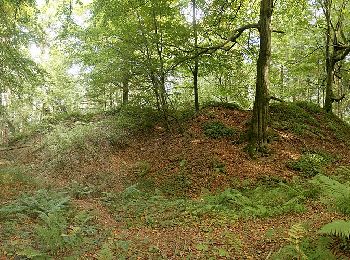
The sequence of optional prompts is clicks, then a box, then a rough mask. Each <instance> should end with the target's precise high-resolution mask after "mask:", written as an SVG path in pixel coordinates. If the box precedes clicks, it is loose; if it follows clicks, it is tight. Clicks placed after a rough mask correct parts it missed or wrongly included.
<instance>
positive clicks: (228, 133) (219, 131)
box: [203, 121, 237, 139]
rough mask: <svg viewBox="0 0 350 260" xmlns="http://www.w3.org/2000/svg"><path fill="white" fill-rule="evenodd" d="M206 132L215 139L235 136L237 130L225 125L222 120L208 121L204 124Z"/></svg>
mask: <svg viewBox="0 0 350 260" xmlns="http://www.w3.org/2000/svg"><path fill="white" fill-rule="evenodd" d="M203 130H204V134H205V135H206V136H208V137H210V138H213V139H219V138H224V137H233V136H234V135H235V134H236V133H237V131H236V130H235V129H232V128H229V127H227V126H225V125H224V124H223V123H221V122H217V121H215V122H207V123H205V124H204V125H203Z"/></svg>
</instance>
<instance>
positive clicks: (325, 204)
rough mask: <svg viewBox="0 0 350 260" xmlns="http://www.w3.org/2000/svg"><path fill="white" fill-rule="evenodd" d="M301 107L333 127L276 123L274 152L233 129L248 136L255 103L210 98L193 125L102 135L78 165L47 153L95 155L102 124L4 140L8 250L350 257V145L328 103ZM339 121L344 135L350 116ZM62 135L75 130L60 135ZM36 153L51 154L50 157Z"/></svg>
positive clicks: (1, 249) (2, 230)
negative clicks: (307, 128)
mask: <svg viewBox="0 0 350 260" xmlns="http://www.w3.org/2000/svg"><path fill="white" fill-rule="evenodd" d="M281 106H286V105H285V104H283V105H281ZM287 106H288V109H291V108H290V107H289V106H292V105H287ZM282 108H283V107H282ZM293 109H296V110H298V111H299V110H300V109H302V110H304V113H315V114H314V115H313V118H314V119H315V120H318V122H320V123H315V122H314V120H313V119H310V120H309V119H308V120H306V121H305V122H306V123H305V124H312V126H314V127H317V128H319V131H320V132H323V133H324V134H323V135H324V137H325V138H319V137H317V138H316V137H315V135H313V134H305V133H298V132H295V131H294V130H293V129H282V128H280V127H276V128H272V129H271V130H272V131H274V132H273V135H274V136H275V138H273V139H271V140H272V141H271V143H270V146H271V148H272V151H273V152H272V153H271V154H270V155H269V156H268V157H262V158H257V159H255V160H252V159H250V158H248V156H247V155H246V154H245V152H244V138H241V137H239V138H240V140H241V141H240V142H237V140H236V139H234V140H233V139H232V136H231V135H226V133H227V132H230V131H228V130H227V129H234V133H235V134H234V135H235V136H236V135H240V136H243V134H242V133H244V130H245V129H246V122H247V120H248V119H249V113H248V112H246V111H242V110H238V109H237V108H235V107H228V108H222V107H220V106H209V107H207V108H205V110H203V111H202V112H201V113H200V114H199V115H197V116H196V117H194V118H193V119H192V120H191V121H189V122H188V123H187V125H186V127H183V128H184V129H186V130H185V132H184V134H183V135H179V134H177V133H174V134H172V135H169V134H167V133H166V132H165V131H164V130H163V129H161V128H160V127H159V126H158V125H157V124H155V125H154V126H153V127H154V131H153V133H152V134H149V133H148V134H147V135H146V134H145V133H144V134H143V136H140V135H137V134H136V135H134V137H133V138H134V140H128V144H127V145H126V146H123V148H121V147H120V146H117V147H114V148H113V146H112V145H111V146H106V145H105V144H104V143H103V142H101V145H100V146H99V147H95V148H94V151H98V152H97V153H98V156H97V157H94V156H92V159H91V158H89V160H81V159H79V160H76V162H75V164H74V167H69V168H65V166H64V165H62V164H60V167H52V166H53V165H54V166H55V165H57V164H56V162H55V161H53V160H51V159H47V158H52V156H53V157H55V154H57V155H61V156H62V157H56V158H64V157H65V156H66V157H67V156H68V157H69V155H70V154H74V156H78V157H75V158H87V157H85V155H84V151H85V152H87V151H90V149H82V147H83V148H84V146H88V147H93V146H98V144H99V140H101V139H94V138H95V137H96V136H98V131H99V130H98V129H101V127H100V128H99V127H97V128H96V127H95V126H94V125H91V124H88V125H86V126H85V125H81V124H80V125H79V126H77V125H76V124H75V123H74V124H72V125H71V126H70V127H68V126H67V128H64V129H63V128H62V127H60V128H58V130H56V131H53V132H50V134H49V135H48V136H47V138H43V140H44V143H46V144H48V143H49V144H50V143H51V144H52V145H53V146H47V147H46V146H40V147H41V148H40V149H39V150H35V151H36V152H33V150H32V149H31V148H30V147H29V148H24V149H21V150H20V151H17V150H11V151H5V150H4V151H1V152H0V153H1V158H2V163H1V166H0V185H1V190H0V193H1V197H0V198H1V200H0V203H1V204H0V234H1V242H0V255H1V256H2V258H4V259H8V258H10V259H11V258H15V257H17V258H18V257H22V258H29V259H81V258H83V259H138V258H142V259H186V258H187V259H233V258H235V259H294V258H299V259H303V258H305V259H306V257H307V259H342V258H344V259H347V257H349V241H348V240H349V239H348V237H349V236H348V234H349V230H348V226H349V224H348V223H349V217H348V216H349V214H350V213H349V212H350V209H349V205H350V195H349V194H350V193H349V192H350V177H349V176H350V167H349V165H348V161H347V160H348V159H347V158H349V157H347V156H348V155H349V154H350V151H349V149H348V147H347V146H346V145H344V142H343V139H341V138H340V137H339V138H338V137H337V136H338V135H337V134H335V132H333V130H331V129H330V128H329V127H328V126H327V124H324V121H322V120H323V119H322V118H323V116H324V114H323V112H320V111H319V110H317V109H316V108H314V107H309V106H307V105H305V104H301V105H300V104H298V108H293ZM310 111H311V112H310ZM298 113H299V112H298ZM309 115H312V114H309ZM281 116H282V115H281ZM301 118H302V119H301V120H305V118H308V117H306V116H303V117H301ZM281 120H282V119H281ZM283 120H287V119H286V118H283ZM292 120H299V119H295V118H293V119H292ZM207 122H215V124H210V123H209V124H208V123H207ZM217 122H221V123H220V124H218V123H217ZM303 122H304V121H303ZM275 123H276V122H275ZM277 123H278V122H277ZM277 123H276V124H277ZM336 124H340V122H338V121H337V122H336ZM147 125H148V126H147V127H149V124H147ZM208 126H209V128H207V127H208ZM71 127H73V128H71ZM75 127H76V128H75ZM336 127H337V129H339V133H342V135H339V136H341V137H342V138H343V137H344V136H345V135H346V134H347V133H345V132H344V131H343V130H342V129H343V128H344V129H347V126H346V125H345V124H344V125H339V126H336ZM82 128H83V129H85V130H86V129H90V128H93V129H94V130H93V131H85V130H82ZM71 129H72V130H71ZM206 129H210V131H209V132H210V134H209V135H208V133H206V132H205V131H206ZM222 130H223V131H222ZM213 131H214V132H213ZM212 133H215V135H214V136H211V134H212ZM217 133H219V134H220V138H217V136H216V134H217ZM222 133H224V134H223V135H221V134H222ZM90 134H91V135H90ZM56 135H59V136H60V138H61V139H65V140H62V142H59V143H57V142H58V141H59V139H57V138H53V137H54V136H56ZM67 136H68V137H67ZM105 136H107V137H108V136H109V135H108V133H107V134H106V135H105ZM66 137H67V138H66ZM146 137H147V138H146ZM50 138H51V139H50ZM104 138H105V137H103V136H102V139H104ZM52 139H53V141H52ZM84 140H87V142H84ZM96 140H97V141H96ZM104 140H105V139H104ZM335 146H336V147H335ZM55 147H56V148H57V149H56V148H55ZM53 148H55V149H53ZM45 149H48V150H45ZM95 149H96V150H95ZM35 153H39V155H40V154H44V155H48V154H49V155H50V156H48V157H45V156H43V157H42V158H39V159H40V160H38V155H35ZM24 155H31V156H32V157H30V156H24ZM90 155H91V154H89V156H90ZM24 157H25V160H23V159H24ZM28 157H29V158H28ZM45 160H47V162H46V161H45ZM29 162H30V163H29ZM45 165H49V167H46V168H45V167H43V166H45ZM70 166H72V165H70Z"/></svg>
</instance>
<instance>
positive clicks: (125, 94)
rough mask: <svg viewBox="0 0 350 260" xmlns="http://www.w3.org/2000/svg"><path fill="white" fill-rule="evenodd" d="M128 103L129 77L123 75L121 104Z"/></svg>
mask: <svg viewBox="0 0 350 260" xmlns="http://www.w3.org/2000/svg"><path fill="white" fill-rule="evenodd" d="M128 103H129V78H128V77H124V79H123V100H122V105H123V106H125V105H127V104H128Z"/></svg>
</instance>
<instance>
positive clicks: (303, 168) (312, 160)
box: [288, 152, 330, 177]
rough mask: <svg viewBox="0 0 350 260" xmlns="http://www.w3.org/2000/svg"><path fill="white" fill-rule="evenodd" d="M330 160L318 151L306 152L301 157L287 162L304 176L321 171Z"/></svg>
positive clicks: (310, 175)
mask: <svg viewBox="0 0 350 260" xmlns="http://www.w3.org/2000/svg"><path fill="white" fill-rule="evenodd" d="M329 162H330V158H329V157H326V156H325V155H322V154H319V153H310V152H307V153H305V154H302V155H301V157H300V158H299V159H298V160H296V161H292V162H289V163H288V167H289V168H291V169H292V170H295V171H298V172H300V173H301V175H303V176H305V177H313V176H316V175H317V174H320V173H322V172H323V167H324V166H326V165H327V164H328V163H329Z"/></svg>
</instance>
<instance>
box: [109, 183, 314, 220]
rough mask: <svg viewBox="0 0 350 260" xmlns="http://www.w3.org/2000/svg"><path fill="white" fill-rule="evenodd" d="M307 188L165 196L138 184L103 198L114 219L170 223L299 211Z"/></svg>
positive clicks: (263, 188)
mask: <svg viewBox="0 0 350 260" xmlns="http://www.w3.org/2000/svg"><path fill="white" fill-rule="evenodd" d="M315 192H316V191H312V192H310V188H309V187H303V186H301V185H299V184H290V185H288V184H283V183H281V184H279V185H277V186H276V187H274V188H271V187H258V188H256V189H252V190H245V191H238V190H234V189H226V190H225V191H223V192H220V193H217V194H208V195H203V196H202V197H201V198H200V199H196V200H193V199H189V198H177V197H171V198H169V197H166V196H164V195H163V194H162V193H161V192H160V191H156V192H155V193H147V192H143V191H141V189H139V188H138V185H137V184H136V185H133V186H130V187H129V188H127V189H125V190H124V191H123V192H122V193H120V194H111V193H108V194H106V195H105V197H104V198H103V201H104V202H105V203H106V205H107V206H108V207H109V208H110V209H111V210H112V211H113V212H114V214H115V216H116V219H117V220H118V221H120V222H122V223H124V225H126V226H139V225H141V226H144V225H145V226H152V227H159V226H174V225H184V224H186V223H191V222H194V221H200V220H201V219H206V218H208V217H210V218H214V219H218V220H219V221H218V223H220V219H221V220H224V222H227V221H228V222H230V221H234V220H236V219H238V218H244V219H247V218H260V217H271V216H275V215H280V214H284V213H288V212H303V211H304V210H305V207H304V202H305V201H306V200H307V199H308V198H311V197H313V196H314V193H315Z"/></svg>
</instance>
